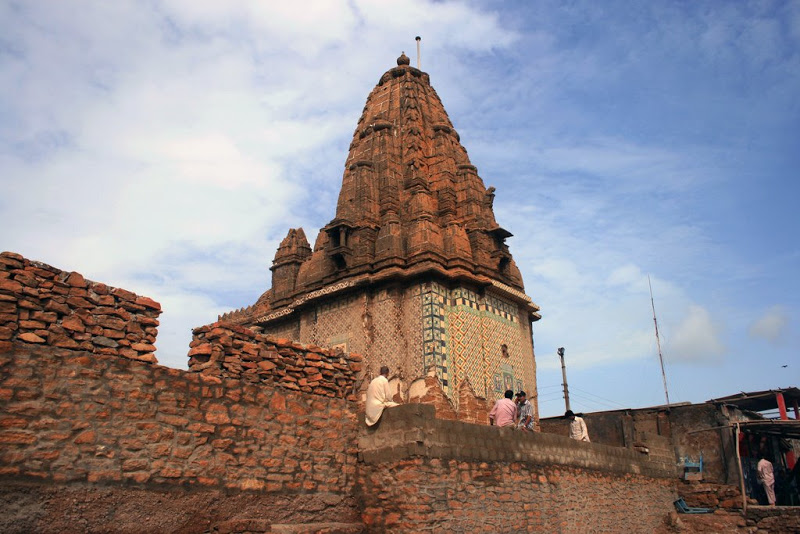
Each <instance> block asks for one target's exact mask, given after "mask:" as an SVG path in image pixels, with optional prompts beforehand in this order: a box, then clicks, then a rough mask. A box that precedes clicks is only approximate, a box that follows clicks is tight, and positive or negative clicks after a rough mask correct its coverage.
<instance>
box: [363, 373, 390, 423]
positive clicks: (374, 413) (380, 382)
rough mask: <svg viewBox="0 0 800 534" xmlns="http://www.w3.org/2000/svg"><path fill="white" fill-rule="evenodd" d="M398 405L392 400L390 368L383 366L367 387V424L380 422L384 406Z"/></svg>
mask: <svg viewBox="0 0 800 534" xmlns="http://www.w3.org/2000/svg"><path fill="white" fill-rule="evenodd" d="M392 406H397V403H396V402H393V401H392V391H391V388H390V387H389V368H388V367H387V366H385V365H383V366H381V373H380V374H379V375H378V376H376V377H375V378H373V379H372V382H370V383H369V387H368V388H367V406H366V412H367V413H366V417H365V420H366V422H367V426H372V425H374V424H375V423H377V422H378V420H379V419H380V418H381V415H382V414H383V409H384V408H391V407H392Z"/></svg>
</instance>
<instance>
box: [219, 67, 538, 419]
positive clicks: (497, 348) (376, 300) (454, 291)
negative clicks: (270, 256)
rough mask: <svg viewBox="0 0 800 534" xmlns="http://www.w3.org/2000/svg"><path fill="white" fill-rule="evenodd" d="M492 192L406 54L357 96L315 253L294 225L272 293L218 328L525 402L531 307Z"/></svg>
mask: <svg viewBox="0 0 800 534" xmlns="http://www.w3.org/2000/svg"><path fill="white" fill-rule="evenodd" d="M494 191H495V190H494V188H493V187H490V188H488V189H487V188H486V186H485V185H484V183H483V181H482V180H481V178H480V176H478V171H477V169H476V168H475V167H474V166H473V165H472V164H471V163H470V160H469V157H468V156H467V151H466V150H465V149H464V147H463V146H461V143H460V138H459V135H458V133H457V132H456V130H455V128H453V125H452V123H451V122H450V119H449V117H448V116H447V113H446V112H445V110H444V106H443V105H442V102H441V101H440V100H439V97H438V95H437V94H436V91H435V90H434V89H433V87H431V85H430V79H429V77H428V74H426V73H424V72H422V71H420V70H418V69H416V68H414V67H411V66H410V65H409V60H408V57H406V56H405V54H403V55H401V56H400V58H398V60H397V67H395V68H392V69H390V70H389V71H387V72H386V73H385V74H384V75H383V76H381V78H380V80H379V81H378V85H377V86H376V87H375V88H374V89H373V90H372V92H371V93H370V95H369V97H368V98H367V103H366V105H365V106H364V111H363V113H362V115H361V118H359V120H358V125H357V126H356V130H355V133H354V134H353V141H352V142H351V143H350V152H349V154H348V156H347V160H346V161H345V166H344V176H343V178H342V189H341V192H340V194H339V200H338V203H337V206H336V214H335V216H334V217H333V219H332V220H331V221H330V222H329V223H328V224H327V225H326V226H324V227H323V228H322V229H321V230H320V232H319V234H318V236H317V239H316V243H315V244H314V249H313V252H312V251H311V249H310V247H309V244H308V242H307V241H306V238H305V234H304V233H303V230H302V229H292V230H290V231H289V234H288V235H287V237H286V238H285V239H284V240H283V241H282V242H281V245H280V247H279V249H278V252H277V253H276V255H275V260H274V262H273V265H272V267H271V270H272V288H271V289H269V290H267V291H266V292H265V293H264V294H263V295H262V296H261V297H260V298H259V299H258V301H257V302H256V303H255V304H254V305H253V306H250V307H248V308H246V309H243V310H240V311H238V312H232V313H230V314H225V315H224V316H222V317H221V319H222V320H227V321H233V322H236V323H239V324H242V325H245V326H249V327H251V328H257V329H260V330H262V331H263V332H265V333H267V334H273V335H276V336H279V337H286V338H290V339H294V340H297V341H299V342H301V343H313V344H316V345H320V346H327V347H341V348H342V349H343V350H346V351H348V352H357V353H360V354H362V355H363V356H364V358H365V362H366V365H367V368H368V370H369V371H370V372H371V373H372V374H373V375H374V374H376V373H377V370H378V368H379V367H380V365H382V364H386V365H389V366H390V367H391V368H392V370H393V373H394V372H396V373H397V374H398V376H399V377H400V378H402V380H403V381H404V382H405V383H410V382H411V381H412V380H414V379H416V378H419V377H423V376H426V375H427V374H428V373H429V372H431V371H433V372H435V373H436V375H437V376H438V377H439V380H440V381H441V383H442V385H443V387H444V390H445V393H446V394H447V395H448V396H449V397H450V398H451V399H453V400H454V402H457V400H456V397H457V395H456V393H457V391H458V390H457V388H458V386H459V385H460V384H461V383H462V382H464V381H465V380H467V381H469V384H470V385H471V386H472V388H473V390H474V391H475V392H476V393H477V394H478V395H481V396H486V397H487V399H494V398H498V397H499V396H501V395H502V392H503V391H504V390H505V389H514V390H515V391H518V390H520V389H524V390H526V391H527V392H528V396H529V398H530V399H531V400H532V401H533V402H535V401H536V399H537V395H536V364H535V359H534V352H533V341H532V332H531V324H532V322H533V321H537V320H538V319H539V318H540V315H539V314H538V311H539V308H538V306H536V304H534V303H533V302H532V301H531V299H530V297H528V296H527V295H526V294H525V292H524V287H523V284H522V276H521V275H520V272H519V269H518V268H517V266H516V264H515V263H514V259H513V258H512V256H511V253H510V252H509V249H508V246H507V245H506V242H505V241H506V239H507V238H508V237H511V235H512V234H511V233H510V232H508V231H507V230H505V229H503V228H502V227H500V226H499V225H498V224H497V222H496V221H495V217H494V210H493V200H494V195H495V192H494ZM536 408H537V410H536V412H537V414H538V406H537V407H536Z"/></svg>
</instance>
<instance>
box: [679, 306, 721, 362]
mask: <svg viewBox="0 0 800 534" xmlns="http://www.w3.org/2000/svg"><path fill="white" fill-rule="evenodd" d="M721 333H722V332H721V328H720V326H719V325H718V324H717V323H716V322H715V321H714V320H713V319H712V318H711V314H709V312H708V310H706V309H705V308H703V307H702V306H697V305H691V306H689V309H688V310H687V312H686V316H685V317H684V319H683V321H681V323H680V324H678V326H677V328H676V329H675V330H674V332H673V334H672V335H671V336H670V339H669V342H668V343H664V347H665V352H667V355H668V357H666V358H667V360H669V361H672V362H685V363H705V362H719V361H720V360H721V358H722V356H723V355H724V354H725V352H726V348H725V346H724V345H723V344H722V341H721V340H720V336H721Z"/></svg>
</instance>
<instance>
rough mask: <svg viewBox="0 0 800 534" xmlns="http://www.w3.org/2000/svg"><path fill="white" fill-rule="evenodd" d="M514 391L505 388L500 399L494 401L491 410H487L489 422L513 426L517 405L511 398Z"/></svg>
mask: <svg viewBox="0 0 800 534" xmlns="http://www.w3.org/2000/svg"><path fill="white" fill-rule="evenodd" d="M512 398H514V392H513V391H511V390H510V389H507V390H506V392H505V394H504V395H503V398H502V399H498V400H497V401H495V403H494V406H493V407H492V411H491V412H489V424H491V425H497V426H510V427H513V426H514V422H515V421H516V419H517V405H516V404H514V401H513V400H511V399H512Z"/></svg>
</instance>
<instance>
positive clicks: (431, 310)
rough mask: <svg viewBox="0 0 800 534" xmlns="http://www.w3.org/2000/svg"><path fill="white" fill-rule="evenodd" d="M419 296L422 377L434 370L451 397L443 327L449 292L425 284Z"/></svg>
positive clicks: (431, 283) (430, 284)
mask: <svg viewBox="0 0 800 534" xmlns="http://www.w3.org/2000/svg"><path fill="white" fill-rule="evenodd" d="M421 296H422V358H423V376H424V375H425V373H427V372H428V370H430V369H435V370H436V376H438V377H439V380H440V381H441V383H442V387H443V388H444V391H445V393H446V394H447V395H448V396H452V394H453V392H454V391H455V390H454V389H453V385H454V384H452V383H451V379H450V373H449V371H450V369H449V362H448V357H447V329H446V325H445V309H446V304H447V301H448V297H449V291H448V290H447V288H446V287H444V286H442V285H441V284H438V283H436V282H425V283H423V284H422V290H421Z"/></svg>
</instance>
